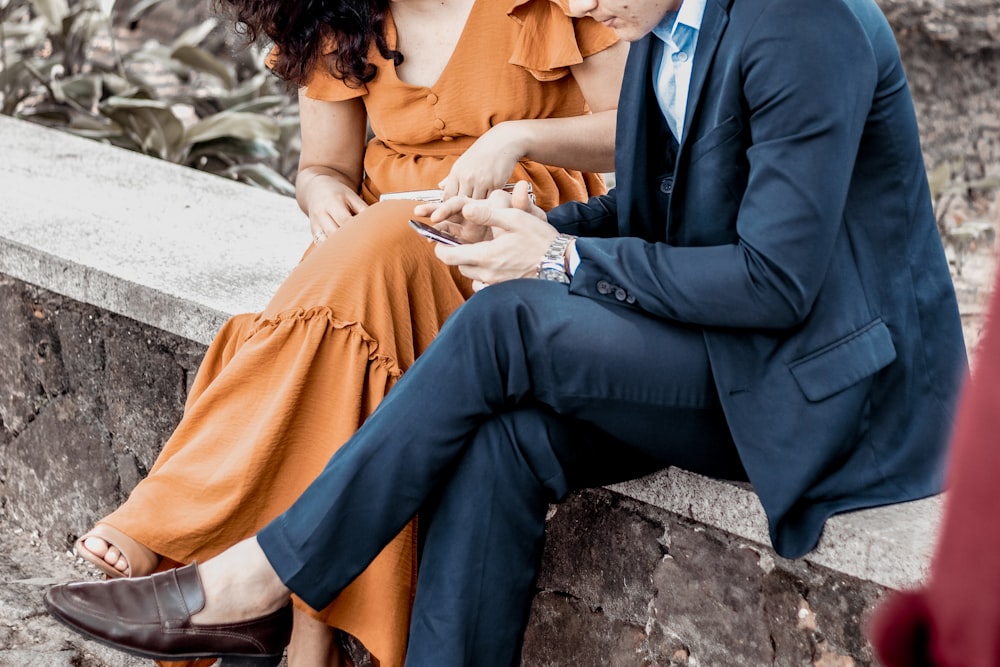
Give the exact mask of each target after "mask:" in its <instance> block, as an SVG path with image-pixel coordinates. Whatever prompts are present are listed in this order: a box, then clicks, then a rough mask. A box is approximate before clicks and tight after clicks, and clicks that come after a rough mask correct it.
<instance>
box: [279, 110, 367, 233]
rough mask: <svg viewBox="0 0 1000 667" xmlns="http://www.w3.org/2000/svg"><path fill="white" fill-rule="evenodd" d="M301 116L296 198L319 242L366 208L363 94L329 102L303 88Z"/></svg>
mask: <svg viewBox="0 0 1000 667" xmlns="http://www.w3.org/2000/svg"><path fill="white" fill-rule="evenodd" d="M299 119H300V122H301V126H302V129H301V132H302V152H301V154H300V155H299V173H298V176H297V177H296V178H295V198H296V200H297V201H298V202H299V207H300V208H301V209H302V211H303V212H304V213H305V214H306V215H308V216H309V227H310V231H311V232H312V235H313V238H316V239H317V242H318V241H319V240H322V238H323V236H324V235H329V234H332V233H333V232H335V231H336V230H337V228H338V227H340V225H342V224H343V223H344V222H345V221H346V220H348V219H349V218H351V217H353V216H355V215H357V214H358V213H360V212H361V211H363V210H364V209H365V208H367V204H365V203H364V201H363V200H362V199H361V197H360V196H358V187H359V186H360V184H361V177H362V172H363V163H364V154H365V132H366V128H367V120H368V116H367V114H366V112H365V107H364V103H363V102H362V101H361V98H354V99H350V100H345V101H342V102H326V101H322V100H314V99H311V98H309V97H306V96H305V94H304V93H302V92H300V93H299ZM321 232H322V234H321Z"/></svg>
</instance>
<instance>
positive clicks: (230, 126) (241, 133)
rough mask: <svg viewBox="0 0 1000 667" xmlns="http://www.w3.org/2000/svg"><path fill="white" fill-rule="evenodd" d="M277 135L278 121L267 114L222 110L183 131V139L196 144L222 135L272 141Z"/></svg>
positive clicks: (248, 139) (249, 139)
mask: <svg viewBox="0 0 1000 667" xmlns="http://www.w3.org/2000/svg"><path fill="white" fill-rule="evenodd" d="M278 136H279V130H278V123H277V122H276V121H275V120H274V119H273V118H270V117H268V116H262V115H260V114H252V113H241V112H238V111H222V112H220V113H217V114H215V115H214V116H210V117H208V118H204V119H202V120H200V121H198V122H197V123H195V124H194V125H192V126H191V127H189V128H188V129H187V130H186V132H185V141H186V143H188V144H196V143H199V142H202V141H210V140H212V139H219V138H222V137H233V138H236V139H244V140H247V141H267V142H272V141H274V140H275V139H277V138H278Z"/></svg>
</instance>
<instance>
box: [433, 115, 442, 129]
mask: <svg viewBox="0 0 1000 667" xmlns="http://www.w3.org/2000/svg"><path fill="white" fill-rule="evenodd" d="M434 127H436V128H437V129H439V130H443V129H444V121H443V120H441V119H440V118H435V119H434Z"/></svg>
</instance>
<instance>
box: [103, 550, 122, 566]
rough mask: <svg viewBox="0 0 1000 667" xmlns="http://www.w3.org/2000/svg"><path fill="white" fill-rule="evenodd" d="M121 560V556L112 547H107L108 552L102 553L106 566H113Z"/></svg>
mask: <svg viewBox="0 0 1000 667" xmlns="http://www.w3.org/2000/svg"><path fill="white" fill-rule="evenodd" d="M121 558H122V554H121V552H120V551H118V549H116V548H115V547H114V546H109V547H108V550H107V551H106V552H104V562H105V563H107V564H108V565H115V564H116V563H117V562H118V561H120V560H121Z"/></svg>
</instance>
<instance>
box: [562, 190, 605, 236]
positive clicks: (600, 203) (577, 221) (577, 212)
mask: <svg viewBox="0 0 1000 667" xmlns="http://www.w3.org/2000/svg"><path fill="white" fill-rule="evenodd" d="M616 210H617V192H616V191H615V190H614V189H612V190H611V191H610V192H608V193H607V194H603V195H600V196H598V197H591V198H590V200H589V201H587V202H586V203H583V202H576V201H574V202H567V203H565V204H562V205H560V206H557V207H555V208H554V209H552V210H551V211H549V212H548V220H549V223H550V224H552V225H553V226H554V227H555V228H556V229H558V230H559V231H560V232H563V233H565V234H573V235H574V236H602V237H606V236H616V235H617V234H618V224H617V223H618V217H617V215H616Z"/></svg>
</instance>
